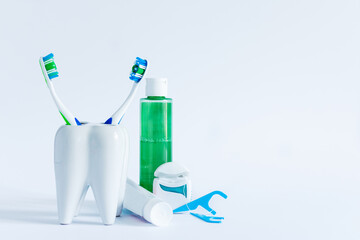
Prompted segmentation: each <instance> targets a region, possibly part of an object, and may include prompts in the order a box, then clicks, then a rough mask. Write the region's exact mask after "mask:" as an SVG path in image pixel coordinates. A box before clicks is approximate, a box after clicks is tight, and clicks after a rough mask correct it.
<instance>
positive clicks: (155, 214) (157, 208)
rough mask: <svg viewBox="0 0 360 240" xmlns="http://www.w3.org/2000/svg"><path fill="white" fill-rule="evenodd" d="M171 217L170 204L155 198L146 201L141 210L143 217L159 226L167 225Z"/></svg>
mask: <svg viewBox="0 0 360 240" xmlns="http://www.w3.org/2000/svg"><path fill="white" fill-rule="evenodd" d="M172 217H173V209H172V208H171V206H170V205H169V204H168V203H166V202H164V201H161V200H160V199H157V198H153V199H151V200H150V201H149V202H147V203H146V205H145V207H144V210H143V218H145V220H147V221H148V222H151V223H152V224H154V225H156V226H159V227H161V226H167V225H169V223H170V221H171V219H172Z"/></svg>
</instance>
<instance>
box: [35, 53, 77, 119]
mask: <svg viewBox="0 0 360 240" xmlns="http://www.w3.org/2000/svg"><path fill="white" fill-rule="evenodd" d="M39 63H40V67H41V70H42V73H43V75H44V78H45V82H46V85H47V86H48V88H49V90H50V93H51V96H52V97H53V99H54V101H55V104H56V106H57V108H58V110H59V112H60V114H61V116H62V117H63V119H64V120H65V122H66V125H81V123H80V122H79V120H77V119H76V117H74V116H73V115H72V114H71V113H70V111H69V110H68V109H67V108H66V107H65V105H64V104H63V103H62V102H61V101H60V99H59V97H58V96H57V94H56V92H55V88H54V85H53V83H52V80H53V79H54V78H57V77H59V72H58V71H57V67H56V65H55V62H54V54H52V53H50V54H49V55H47V56H45V57H40V59H39Z"/></svg>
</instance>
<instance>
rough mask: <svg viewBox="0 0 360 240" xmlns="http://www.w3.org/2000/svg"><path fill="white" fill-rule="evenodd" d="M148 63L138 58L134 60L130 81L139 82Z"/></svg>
mask: <svg viewBox="0 0 360 240" xmlns="http://www.w3.org/2000/svg"><path fill="white" fill-rule="evenodd" d="M147 65H148V62H147V60H146V59H141V58H139V57H137V58H136V60H135V63H134V65H133V67H132V69H131V72H130V77H129V78H130V80H132V81H134V82H137V83H138V82H140V81H141V79H142V78H143V76H144V74H145V71H146V68H147Z"/></svg>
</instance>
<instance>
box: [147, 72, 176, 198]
mask: <svg viewBox="0 0 360 240" xmlns="http://www.w3.org/2000/svg"><path fill="white" fill-rule="evenodd" d="M166 95H167V79H166V78H147V79H146V96H147V98H142V99H140V114H141V116H140V186H142V187H143V188H145V189H147V190H149V191H150V192H152V191H153V181H154V172H155V170H156V169H157V168H158V167H159V166H160V165H161V164H163V163H167V162H171V160H172V150H171V148H172V137H171V112H172V99H171V98H166Z"/></svg>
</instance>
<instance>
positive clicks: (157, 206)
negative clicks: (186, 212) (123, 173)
mask: <svg viewBox="0 0 360 240" xmlns="http://www.w3.org/2000/svg"><path fill="white" fill-rule="evenodd" d="M124 208H126V209H128V210H130V211H131V212H133V213H135V214H137V215H139V216H141V217H143V218H144V219H145V220H147V221H148V222H150V223H152V224H154V225H156V226H166V225H168V224H169V223H170V221H171V219H172V217H173V212H172V208H171V206H170V205H169V204H168V203H166V202H164V201H162V200H160V199H159V198H157V197H156V196H155V195H154V194H152V193H151V192H149V191H147V190H146V189H144V188H142V187H140V186H139V185H137V184H136V183H135V182H134V181H132V180H130V179H127V182H126V190H125V199H124Z"/></svg>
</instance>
